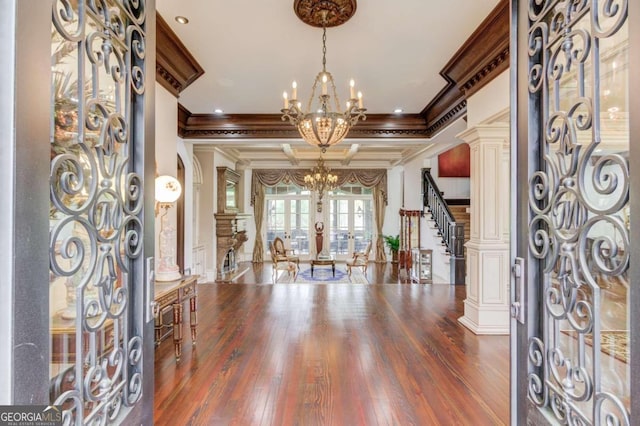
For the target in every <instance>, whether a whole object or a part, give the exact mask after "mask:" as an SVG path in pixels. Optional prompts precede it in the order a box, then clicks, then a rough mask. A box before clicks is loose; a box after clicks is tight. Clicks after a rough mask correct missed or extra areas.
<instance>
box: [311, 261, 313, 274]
mask: <svg viewBox="0 0 640 426" xmlns="http://www.w3.org/2000/svg"><path fill="white" fill-rule="evenodd" d="M311 278H313V263H312V264H311Z"/></svg>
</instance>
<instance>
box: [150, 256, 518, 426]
mask: <svg viewBox="0 0 640 426" xmlns="http://www.w3.org/2000/svg"><path fill="white" fill-rule="evenodd" d="M367 276H368V278H369V281H370V282H384V283H387V284H371V285H357V284H352V285H349V284H326V285H325V284H320V285H313V284H302V285H296V284H277V285H271V284H269V285H254V284H250V283H252V282H254V283H255V282H270V280H271V269H270V265H269V264H265V266H264V267H252V268H250V270H249V271H248V272H247V273H246V274H244V275H243V276H242V277H241V279H240V280H238V282H237V283H232V284H202V285H199V286H198V305H199V306H198V341H197V345H196V346H193V347H192V346H191V345H190V344H189V333H188V331H187V329H186V328H185V332H184V336H185V345H184V348H183V354H182V359H181V361H180V362H179V363H176V362H175V360H174V357H173V343H172V342H171V339H167V340H165V341H164V342H163V343H162V344H161V345H160V347H158V349H157V350H156V365H155V386H156V392H155V423H156V424H157V425H231V424H233V425H452V424H460V425H497V424H507V423H508V421H509V339H508V337H507V336H476V335H474V334H473V333H472V332H471V331H469V330H467V329H466V328H464V327H463V326H462V325H460V324H459V323H458V321H457V319H458V318H459V317H460V316H461V315H462V312H463V304H462V302H463V300H464V286H457V287H454V286H448V285H430V284H420V285H419V284H408V283H402V281H404V278H403V277H402V276H399V274H398V272H397V269H394V268H392V267H391V265H371V266H370V268H369V271H368V274H367ZM187 322H188V321H187Z"/></svg>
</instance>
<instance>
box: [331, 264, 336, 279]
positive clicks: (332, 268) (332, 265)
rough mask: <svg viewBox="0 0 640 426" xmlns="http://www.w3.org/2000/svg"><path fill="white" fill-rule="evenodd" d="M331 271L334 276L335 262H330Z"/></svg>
mask: <svg viewBox="0 0 640 426" xmlns="http://www.w3.org/2000/svg"><path fill="white" fill-rule="evenodd" d="M331 273H332V274H333V278H335V277H336V262H333V263H332V264H331Z"/></svg>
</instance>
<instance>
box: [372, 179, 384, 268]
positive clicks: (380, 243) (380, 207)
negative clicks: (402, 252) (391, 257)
mask: <svg viewBox="0 0 640 426" xmlns="http://www.w3.org/2000/svg"><path fill="white" fill-rule="evenodd" d="M381 186H382V185H380V184H378V185H376V187H375V188H374V190H373V208H374V213H375V215H374V217H375V220H376V228H377V231H378V238H376V262H381V263H384V262H386V261H387V255H386V254H385V252H384V238H383V236H382V227H383V226H384V213H385V207H386V205H387V191H386V189H387V188H386V182H385V187H384V188H382V187H381Z"/></svg>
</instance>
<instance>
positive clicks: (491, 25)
mask: <svg viewBox="0 0 640 426" xmlns="http://www.w3.org/2000/svg"><path fill="white" fill-rule="evenodd" d="M508 67H509V2H508V1H507V0H501V1H500V2H499V3H498V5H497V6H496V7H495V8H494V9H493V10H492V11H491V13H490V14H489V16H487V17H486V18H485V20H484V21H482V23H481V24H480V26H478V28H476V30H475V31H474V32H473V34H471V36H470V37H469V38H468V39H467V41H466V42H465V43H464V44H463V45H462V47H461V48H460V49H458V51H457V52H456V53H455V54H454V55H453V56H452V57H451V59H450V60H449V62H448V63H447V64H446V65H445V66H444V68H443V69H442V71H441V72H440V74H442V75H443V76H445V78H446V79H447V81H451V82H454V83H455V84H456V85H457V86H458V88H459V89H460V90H461V91H462V92H464V94H465V95H466V96H467V97H469V96H471V95H472V94H473V93H475V92H476V91H478V90H479V89H480V88H482V87H483V86H485V85H486V84H487V83H489V82H490V81H491V80H493V79H494V78H495V77H496V76H497V75H498V74H500V73H501V72H502V71H504V70H505V69H507V68H508Z"/></svg>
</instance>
